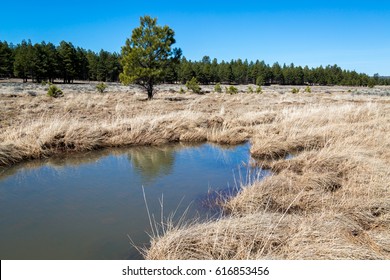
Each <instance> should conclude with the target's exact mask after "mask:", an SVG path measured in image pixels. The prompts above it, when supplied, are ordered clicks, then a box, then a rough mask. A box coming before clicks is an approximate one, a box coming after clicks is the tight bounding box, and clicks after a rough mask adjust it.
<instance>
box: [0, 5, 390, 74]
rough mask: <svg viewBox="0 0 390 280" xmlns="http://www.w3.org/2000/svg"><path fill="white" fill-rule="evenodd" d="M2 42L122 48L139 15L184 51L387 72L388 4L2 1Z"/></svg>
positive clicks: (389, 63) (189, 54) (389, 64)
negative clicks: (163, 28)
mask: <svg viewBox="0 0 390 280" xmlns="http://www.w3.org/2000/svg"><path fill="white" fill-rule="evenodd" d="M0 10H1V15H0V40H1V41H4V40H6V41H8V42H12V43H15V44H16V43H19V42H20V41H21V40H22V39H31V41H32V42H33V43H36V42H41V41H43V40H44V41H46V42H52V43H54V44H58V43H59V42H60V41H61V40H66V41H70V42H72V43H73V44H74V45H75V46H80V47H83V48H85V49H91V50H94V51H99V50H100V49H105V50H108V51H111V52H113V51H116V52H120V50H121V46H122V45H124V42H125V40H126V38H128V37H130V35H131V31H132V29H133V28H135V27H137V26H138V25H139V17H140V16H143V15H150V16H152V17H157V18H158V23H159V24H160V25H169V26H170V27H171V28H172V29H173V30H174V31H175V33H176V41H177V43H176V46H177V47H180V48H181V49H182V50H183V54H184V56H186V57H187V58H188V59H192V60H200V59H201V58H202V57H203V56H204V55H209V56H210V57H211V58H214V57H215V58H217V59H218V61H221V60H231V59H237V58H242V59H245V58H247V59H248V60H256V59H259V60H264V61H265V62H266V63H268V64H273V63H274V62H276V61H278V62H279V63H291V62H293V63H294V64H295V65H302V66H304V65H308V66H310V67H315V66H319V65H323V66H325V65H328V64H331V65H333V64H338V65H339V66H341V67H342V68H345V69H350V70H356V71H358V72H364V73H367V74H369V75H372V74H374V73H379V74H381V75H390V1H376V0H371V1H342V0H340V1H333V0H328V1H314V0H312V1H283V0H279V1H249V0H241V1H226V0H225V1H212V0H208V1H203V0H202V1H185V0H182V1H176V0H171V1H161V0H160V1H158V0H144V1H141V0H139V1H97V0H96V1H81V0H78V1H75V0H66V1H41V0H36V1H24V0H16V1H15V2H13V1H2V4H1V6H0Z"/></svg>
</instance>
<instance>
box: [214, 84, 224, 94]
mask: <svg viewBox="0 0 390 280" xmlns="http://www.w3.org/2000/svg"><path fill="white" fill-rule="evenodd" d="M214 91H215V92H218V93H221V92H222V87H221V84H220V83H216V84H215V86H214Z"/></svg>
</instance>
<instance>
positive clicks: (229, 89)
mask: <svg viewBox="0 0 390 280" xmlns="http://www.w3.org/2000/svg"><path fill="white" fill-rule="evenodd" d="M226 89H227V92H226V93H229V94H231V95H232V94H237V93H238V89H237V88H236V87H235V86H230V87H228V88H226Z"/></svg>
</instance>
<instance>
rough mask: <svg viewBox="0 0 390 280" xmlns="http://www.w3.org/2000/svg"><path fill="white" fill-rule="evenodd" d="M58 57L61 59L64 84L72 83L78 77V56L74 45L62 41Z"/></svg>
mask: <svg viewBox="0 0 390 280" xmlns="http://www.w3.org/2000/svg"><path fill="white" fill-rule="evenodd" d="M57 50H58V55H59V58H60V62H61V63H60V65H59V67H60V70H61V77H62V78H63V80H64V83H68V84H69V83H71V82H73V80H74V79H75V77H76V73H77V71H76V67H77V54H76V49H75V48H74V46H73V45H72V43H70V42H69V43H68V42H65V41H61V43H60V45H59V46H58V49H57Z"/></svg>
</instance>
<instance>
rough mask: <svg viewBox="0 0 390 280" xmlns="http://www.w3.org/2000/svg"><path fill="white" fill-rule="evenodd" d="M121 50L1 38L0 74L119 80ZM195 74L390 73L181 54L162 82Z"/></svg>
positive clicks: (378, 81)
mask: <svg viewBox="0 0 390 280" xmlns="http://www.w3.org/2000/svg"><path fill="white" fill-rule="evenodd" d="M120 60H121V55H120V54H119V53H116V52H114V53H110V52H108V51H104V50H101V51H100V52H99V53H96V52H93V51H91V50H85V49H83V48H80V47H75V46H74V45H73V44H72V43H70V42H65V41H62V42H61V43H60V44H59V45H58V46H55V45H54V44H52V43H45V42H42V43H37V44H34V45H33V44H32V43H31V41H22V42H21V43H19V44H17V45H13V44H8V43H7V42H5V41H4V42H3V41H0V78H21V79H23V81H24V82H27V81H28V80H29V79H30V80H32V81H33V82H37V83H40V82H42V81H50V82H54V81H55V80H58V79H59V80H61V81H63V82H64V83H72V82H73V81H74V80H81V81H103V82H118V81H119V74H120V73H121V72H122V66H121V63H120ZM192 77H196V78H197V80H198V81H199V82H200V83H201V84H214V83H218V82H219V83H223V84H257V85H268V84H280V85H304V84H310V85H346V86H374V85H390V77H381V76H379V75H378V74H375V75H374V76H373V77H371V76H368V75H367V74H362V73H357V72H356V71H349V70H343V69H341V68H340V67H339V66H337V65H328V66H326V67H323V66H319V67H316V68H309V67H307V66H305V67H301V66H295V65H294V64H293V63H291V64H288V65H286V64H283V65H280V64H279V63H277V62H276V63H274V64H273V65H271V66H270V65H269V64H266V63H265V62H264V61H259V60H256V61H255V62H253V61H247V60H241V59H237V60H231V61H223V60H222V61H221V62H218V61H217V59H215V58H214V59H210V57H208V56H204V57H203V59H202V60H201V61H191V60H187V59H186V58H185V57H182V58H181V59H180V63H179V64H174V65H172V66H170V68H168V69H166V71H165V82H166V83H179V82H180V83H186V82H187V81H188V80H190V79H191V78H192Z"/></svg>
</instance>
